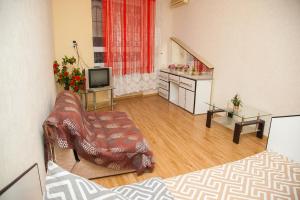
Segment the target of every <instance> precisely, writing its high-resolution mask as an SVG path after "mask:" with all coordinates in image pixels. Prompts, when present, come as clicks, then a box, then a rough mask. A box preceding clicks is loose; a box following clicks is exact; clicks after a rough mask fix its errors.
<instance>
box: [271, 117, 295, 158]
mask: <svg viewBox="0 0 300 200" xmlns="http://www.w3.org/2000/svg"><path fill="white" fill-rule="evenodd" d="M299 133H300V115H298V116H290V117H279V118H273V119H272V124H271V128H270V135H269V140H268V150H269V151H274V152H278V153H281V154H283V155H285V156H287V157H288V158H290V159H292V160H294V161H296V162H298V163H300V154H299V152H300V146H299V141H300V134H299Z"/></svg>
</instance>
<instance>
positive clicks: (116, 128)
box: [43, 91, 154, 173]
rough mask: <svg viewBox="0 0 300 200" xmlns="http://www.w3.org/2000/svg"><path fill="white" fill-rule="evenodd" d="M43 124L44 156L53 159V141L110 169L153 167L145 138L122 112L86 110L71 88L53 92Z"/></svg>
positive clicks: (142, 169)
mask: <svg viewBox="0 0 300 200" xmlns="http://www.w3.org/2000/svg"><path fill="white" fill-rule="evenodd" d="M43 127H44V130H45V141H46V142H45V143H46V150H47V151H46V152H47V155H46V156H47V157H48V159H50V160H55V156H54V154H53V152H52V151H51V149H52V147H53V144H56V145H58V146H59V147H60V148H64V149H73V150H74V152H75V155H76V156H77V154H78V155H79V156H80V157H81V158H84V159H85V160H88V161H90V162H93V163H95V164H97V165H101V166H104V167H107V168H110V169H115V170H121V169H135V170H136V171H137V172H138V173H142V172H144V171H145V170H149V169H150V170H152V169H153V167H154V162H153V154H152V152H151V151H150V150H149V146H148V144H147V141H146V140H145V138H144V137H143V135H142V134H141V132H140V130H139V129H138V128H136V126H135V124H134V123H133V122H132V121H131V120H130V119H129V117H128V116H127V114H126V113H124V112H116V111H111V112H96V111H94V112H87V111H85V109H84V108H83V106H82V104H81V101H80V97H79V95H77V94H76V93H74V92H72V91H63V92H61V93H59V94H58V95H57V98H56V101H55V105H54V109H53V111H52V112H51V113H50V115H49V116H48V118H47V119H46V120H45V122H44V125H43ZM77 160H79V158H78V157H77Z"/></svg>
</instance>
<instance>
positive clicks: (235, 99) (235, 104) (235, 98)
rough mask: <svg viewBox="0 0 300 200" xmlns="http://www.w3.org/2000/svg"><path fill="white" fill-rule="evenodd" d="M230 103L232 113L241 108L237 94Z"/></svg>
mask: <svg viewBox="0 0 300 200" xmlns="http://www.w3.org/2000/svg"><path fill="white" fill-rule="evenodd" d="M231 103H232V104H233V112H238V110H239V108H240V106H242V100H241V98H240V96H239V95H238V94H236V95H234V97H233V98H232V99H231Z"/></svg>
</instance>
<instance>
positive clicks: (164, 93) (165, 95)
mask: <svg viewBox="0 0 300 200" xmlns="http://www.w3.org/2000/svg"><path fill="white" fill-rule="evenodd" d="M158 95H159V96H161V97H163V98H165V99H169V92H168V91H167V90H164V89H162V88H158Z"/></svg>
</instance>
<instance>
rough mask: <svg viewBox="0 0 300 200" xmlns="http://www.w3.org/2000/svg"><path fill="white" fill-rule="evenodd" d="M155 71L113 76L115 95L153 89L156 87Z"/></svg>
mask: <svg viewBox="0 0 300 200" xmlns="http://www.w3.org/2000/svg"><path fill="white" fill-rule="evenodd" d="M157 82H158V79H157V73H156V72H153V73H150V74H127V75H124V76H115V77H114V87H115V88H116V89H115V91H114V93H115V95H116V96H121V95H124V94H130V93H133V92H142V91H147V90H154V89H156V88H157Z"/></svg>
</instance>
